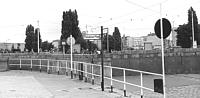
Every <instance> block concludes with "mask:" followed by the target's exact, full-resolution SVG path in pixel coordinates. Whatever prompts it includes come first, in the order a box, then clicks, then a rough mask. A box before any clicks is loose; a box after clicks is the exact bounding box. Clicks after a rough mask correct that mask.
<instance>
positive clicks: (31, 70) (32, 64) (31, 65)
mask: <svg viewBox="0 0 200 98" xmlns="http://www.w3.org/2000/svg"><path fill="white" fill-rule="evenodd" d="M32 69H33V62H32V59H31V71H32Z"/></svg>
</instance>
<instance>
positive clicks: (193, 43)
mask: <svg viewBox="0 0 200 98" xmlns="http://www.w3.org/2000/svg"><path fill="white" fill-rule="evenodd" d="M190 11H191V13H192V46H193V48H196V43H195V41H194V19H193V10H192V9H190Z"/></svg>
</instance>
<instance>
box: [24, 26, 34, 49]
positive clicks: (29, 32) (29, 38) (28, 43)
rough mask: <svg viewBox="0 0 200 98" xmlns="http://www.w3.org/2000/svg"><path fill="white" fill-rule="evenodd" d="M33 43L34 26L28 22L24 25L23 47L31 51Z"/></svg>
mask: <svg viewBox="0 0 200 98" xmlns="http://www.w3.org/2000/svg"><path fill="white" fill-rule="evenodd" d="M33 43H34V27H33V26H32V25H31V24H30V25H28V26H27V27H26V39H25V48H26V49H27V50H28V52H30V51H32V49H33V45H34V44H33Z"/></svg>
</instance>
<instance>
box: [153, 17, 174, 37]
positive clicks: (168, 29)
mask: <svg viewBox="0 0 200 98" xmlns="http://www.w3.org/2000/svg"><path fill="white" fill-rule="evenodd" d="M162 24H163V39H165V38H167V37H168V36H169V35H170V33H171V24H170V22H169V20H167V19H166V18H162ZM154 31H155V33H156V36H157V37H158V38H161V33H160V31H161V30H160V19H159V20H157V21H156V24H155V26H154Z"/></svg>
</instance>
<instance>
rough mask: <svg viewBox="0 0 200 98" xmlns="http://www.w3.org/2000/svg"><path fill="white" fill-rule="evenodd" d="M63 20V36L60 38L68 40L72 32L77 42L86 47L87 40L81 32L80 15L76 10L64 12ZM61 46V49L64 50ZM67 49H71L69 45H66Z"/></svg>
mask: <svg viewBox="0 0 200 98" xmlns="http://www.w3.org/2000/svg"><path fill="white" fill-rule="evenodd" d="M62 18H63V20H62V29H61V37H60V40H61V42H62V41H66V40H67V38H68V37H70V35H71V34H72V36H73V37H74V38H75V41H76V44H80V45H81V47H82V48H84V49H86V47H85V45H86V41H85V40H84V39H83V36H82V34H81V31H80V29H79V27H78V25H79V21H78V15H77V12H76V10H75V11H71V9H70V10H69V11H66V12H63V17H62ZM62 47H63V46H61V50H62ZM65 49H66V50H67V49H69V45H66V48H65Z"/></svg>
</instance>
